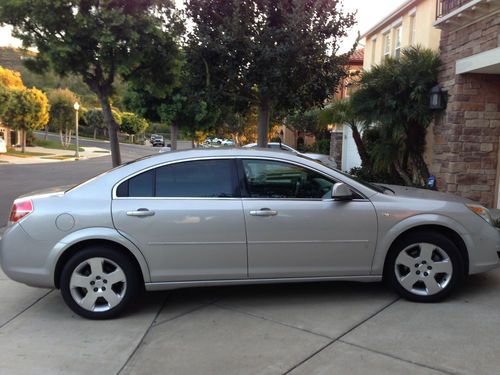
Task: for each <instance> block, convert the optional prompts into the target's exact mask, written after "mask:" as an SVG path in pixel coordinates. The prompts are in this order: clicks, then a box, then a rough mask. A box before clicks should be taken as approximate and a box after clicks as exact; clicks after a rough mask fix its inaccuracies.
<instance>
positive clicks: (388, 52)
mask: <svg viewBox="0 0 500 375" xmlns="http://www.w3.org/2000/svg"><path fill="white" fill-rule="evenodd" d="M390 55H391V33H390V31H388V32H387V33H385V34H384V58H388V57H389V56H390Z"/></svg>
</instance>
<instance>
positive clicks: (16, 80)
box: [0, 66, 24, 89]
mask: <svg viewBox="0 0 500 375" xmlns="http://www.w3.org/2000/svg"><path fill="white" fill-rule="evenodd" d="M0 86H4V87H7V88H19V89H21V88H24V83H23V81H22V79H21V74H20V73H19V72H16V71H14V70H10V69H5V68H3V67H2V66H0Z"/></svg>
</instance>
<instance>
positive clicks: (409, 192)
mask: <svg viewBox="0 0 500 375" xmlns="http://www.w3.org/2000/svg"><path fill="white" fill-rule="evenodd" d="M375 185H378V186H382V187H387V188H389V189H391V190H392V191H394V195H395V196H398V197H405V198H413V199H425V200H439V201H447V202H459V203H474V202H473V201H471V200H470V199H466V198H462V197H459V196H458V195H454V194H450V193H441V192H439V191H434V190H428V189H419V188H415V187H409V186H399V185H387V184H375ZM386 193H387V194H392V193H391V192H390V191H388V192H387V191H386Z"/></svg>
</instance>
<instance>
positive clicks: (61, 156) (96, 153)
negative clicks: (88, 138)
mask: <svg viewBox="0 0 500 375" xmlns="http://www.w3.org/2000/svg"><path fill="white" fill-rule="evenodd" d="M80 148H83V149H84V151H80V159H91V158H98V157H101V156H108V155H110V152H109V150H106V149H104V148H100V147H81V146H80ZM16 150H17V149H16ZM26 152H33V153H40V154H46V155H40V156H13V155H6V154H0V165H2V164H7V163H8V164H39V163H54V162H61V161H73V160H76V159H75V151H71V150H59V149H53V148H44V147H26Z"/></svg>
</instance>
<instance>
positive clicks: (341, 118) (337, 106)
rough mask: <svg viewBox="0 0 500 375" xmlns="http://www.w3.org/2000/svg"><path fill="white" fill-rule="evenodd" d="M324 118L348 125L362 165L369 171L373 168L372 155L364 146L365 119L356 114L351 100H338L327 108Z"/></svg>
mask: <svg viewBox="0 0 500 375" xmlns="http://www.w3.org/2000/svg"><path fill="white" fill-rule="evenodd" d="M323 116H326V117H327V118H329V120H330V121H331V122H332V123H336V124H338V125H347V126H349V127H350V128H351V130H352V137H353V139H354V143H356V148H357V149H358V154H359V157H360V158H361V165H362V166H363V167H364V168H366V169H368V170H369V171H370V170H371V168H372V162H371V159H370V155H369V154H368V151H367V150H366V148H365V145H364V144H363V140H362V138H361V132H360V130H362V129H363V128H365V127H366V123H365V122H364V120H363V118H362V117H361V116H360V115H359V114H358V113H356V111H355V110H354V108H353V105H352V102H351V100H350V99H343V100H336V101H334V102H333V103H332V104H331V105H330V106H328V107H327V108H325V110H324V114H323Z"/></svg>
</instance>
